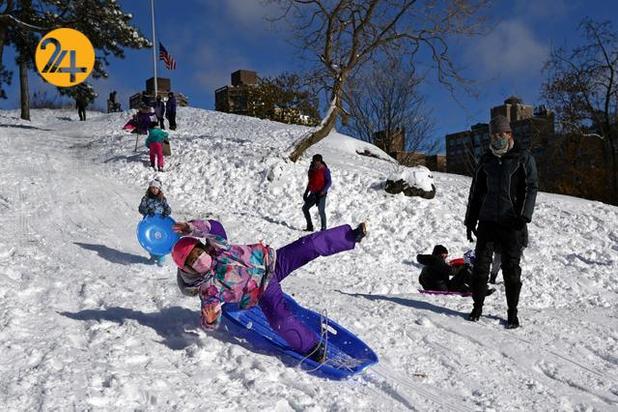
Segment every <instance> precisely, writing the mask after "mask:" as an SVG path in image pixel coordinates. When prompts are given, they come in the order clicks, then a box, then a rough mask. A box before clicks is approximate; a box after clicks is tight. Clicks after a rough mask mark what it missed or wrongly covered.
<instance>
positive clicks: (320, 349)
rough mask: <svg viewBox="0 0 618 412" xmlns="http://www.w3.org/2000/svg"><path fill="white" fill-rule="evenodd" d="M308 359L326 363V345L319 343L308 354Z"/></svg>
mask: <svg viewBox="0 0 618 412" xmlns="http://www.w3.org/2000/svg"><path fill="white" fill-rule="evenodd" d="M307 358H308V359H311V360H313V361H315V362H317V363H324V362H326V345H325V344H324V342H318V344H317V345H315V346H314V347H313V349H311V350H310V351H309V353H308V354H307Z"/></svg>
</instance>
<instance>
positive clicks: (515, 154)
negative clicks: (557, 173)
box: [464, 115, 538, 329]
mask: <svg viewBox="0 0 618 412" xmlns="http://www.w3.org/2000/svg"><path fill="white" fill-rule="evenodd" d="M489 131H490V136H491V140H490V144H489V152H487V153H485V154H484V155H483V156H482V157H481V160H480V162H479V164H478V166H477V168H476V171H475V173H474V177H473V179H472V186H471V187H470V196H469V198H468V207H467V210H466V218H465V221H464V223H465V225H466V234H467V237H468V240H469V241H471V242H473V241H474V238H473V237H472V234H475V235H476V236H477V241H476V249H475V256H476V261H475V263H474V270H473V272H472V297H473V300H474V308H473V309H472V312H471V313H470V315H469V316H468V319H469V320H471V321H478V320H479V318H480V317H481V315H482V311H483V302H484V299H485V290H486V288H487V280H488V277H489V266H490V264H491V260H492V254H493V252H494V248H495V247H496V246H498V247H499V248H500V251H501V258H502V275H503V277H504V289H505V293H506V303H507V306H508V312H507V315H508V317H507V321H506V328H507V329H513V328H517V327H519V318H518V316H517V305H518V303H519V292H520V291H521V267H520V266H519V262H520V259H521V251H522V244H523V241H524V239H523V238H524V229H525V227H526V224H527V223H530V221H531V220H532V213H533V212H534V205H535V202H536V193H537V189H538V177H537V170H536V163H535V161H534V158H533V157H532V155H531V154H530V153H529V152H528V151H527V150H524V149H522V148H521V147H519V145H518V144H517V143H516V142H515V141H514V140H513V133H512V131H511V126H510V124H509V121H508V119H507V118H506V117H504V116H502V115H498V116H496V117H494V118H493V119H491V122H490V125H489ZM477 223H478V227H477Z"/></svg>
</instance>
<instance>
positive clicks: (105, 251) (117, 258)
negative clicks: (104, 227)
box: [73, 242, 151, 265]
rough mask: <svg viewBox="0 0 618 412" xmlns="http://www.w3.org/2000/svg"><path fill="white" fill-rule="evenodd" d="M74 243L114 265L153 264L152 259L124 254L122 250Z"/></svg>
mask: <svg viewBox="0 0 618 412" xmlns="http://www.w3.org/2000/svg"><path fill="white" fill-rule="evenodd" d="M73 243H74V244H76V245H77V246H79V247H82V248H84V249H86V250H92V251H94V252H97V254H98V255H99V256H100V257H102V258H103V259H105V260H107V261H109V262H112V263H119V264H121V265H134V264H136V263H144V264H148V263H151V262H150V259H149V258H147V257H145V256H140V255H134V254H132V253H127V252H122V251H120V250H116V249H112V248H110V247H107V246H105V245H97V244H93V243H80V242H73Z"/></svg>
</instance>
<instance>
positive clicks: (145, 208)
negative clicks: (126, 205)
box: [138, 179, 172, 266]
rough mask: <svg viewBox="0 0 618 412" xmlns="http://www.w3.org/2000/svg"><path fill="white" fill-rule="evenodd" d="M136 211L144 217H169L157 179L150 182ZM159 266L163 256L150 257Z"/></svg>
mask: <svg viewBox="0 0 618 412" xmlns="http://www.w3.org/2000/svg"><path fill="white" fill-rule="evenodd" d="M138 211H139V212H140V213H141V214H142V215H143V216H144V217H146V216H154V215H162V216H169V215H170V214H171V213H172V208H171V207H170V206H169V205H168V204H167V199H166V198H165V195H164V194H163V192H162V191H161V181H160V180H158V179H154V180H151V181H150V183H149V184H148V190H146V194H145V195H144V197H142V201H141V202H140V204H139V208H138ZM150 258H151V259H152V260H154V261H155V262H156V263H157V264H158V265H159V266H161V265H163V261H164V260H165V256H156V255H152V254H151V255H150Z"/></svg>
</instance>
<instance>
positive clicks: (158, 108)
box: [154, 96, 165, 130]
mask: <svg viewBox="0 0 618 412" xmlns="http://www.w3.org/2000/svg"><path fill="white" fill-rule="evenodd" d="M154 110H155V115H156V116H157V120H158V121H159V127H160V128H161V129H162V130H165V119H164V116H165V103H164V102H163V100H161V96H157V100H156V101H155V105H154Z"/></svg>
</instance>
